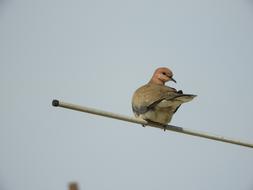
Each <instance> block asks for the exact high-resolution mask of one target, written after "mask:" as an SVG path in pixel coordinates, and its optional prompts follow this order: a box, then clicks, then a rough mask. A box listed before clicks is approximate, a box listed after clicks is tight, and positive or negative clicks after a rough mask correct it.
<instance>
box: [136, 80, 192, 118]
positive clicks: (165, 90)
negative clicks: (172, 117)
mask: <svg viewBox="0 0 253 190" xmlns="http://www.w3.org/2000/svg"><path fill="white" fill-rule="evenodd" d="M194 97H195V95H189V94H182V93H181V92H180V93H178V92H177V91H176V89H174V88H170V87H168V86H162V85H155V84H147V85H144V86H142V87H140V88H139V89H137V90H136V92H135V93H134V96H133V99H132V107H133V111H134V112H135V113H137V114H143V113H145V112H147V111H149V110H152V109H154V108H155V107H156V106H159V107H170V106H171V107H172V109H173V110H174V112H175V111H177V109H178V107H179V106H180V105H181V104H182V103H184V102H188V101H190V100H192V99H193V98H194Z"/></svg>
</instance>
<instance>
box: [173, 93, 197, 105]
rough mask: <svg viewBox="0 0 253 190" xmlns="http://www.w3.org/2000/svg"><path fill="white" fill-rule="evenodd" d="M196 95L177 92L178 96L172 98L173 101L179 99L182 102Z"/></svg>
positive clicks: (188, 100)
mask: <svg viewBox="0 0 253 190" xmlns="http://www.w3.org/2000/svg"><path fill="white" fill-rule="evenodd" d="M196 96H197V95H194V94H179V95H178V96H176V97H174V98H173V101H174V100H176V101H180V102H182V103H186V102H190V101H191V100H193V98H195V97H196Z"/></svg>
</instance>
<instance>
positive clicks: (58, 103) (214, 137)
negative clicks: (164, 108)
mask: <svg viewBox="0 0 253 190" xmlns="http://www.w3.org/2000/svg"><path fill="white" fill-rule="evenodd" d="M52 105H53V106H55V107H62V108H67V109H71V110H76V111H80V112H86V113H90V114H95V115H100V116H104V117H109V118H113V119H118V120H123V121H127V122H131V123H137V124H141V125H146V126H151V127H156V128H160V129H166V130H170V131H174V132H178V133H183V134H187V135H192V136H197V137H202V138H206V139H211V140H216V141H221V142H225V143H230V144H236V145H240V146H245V147H250V148H253V144H252V143H249V142H243V141H240V140H236V139H232V138H226V137H222V136H219V135H213V134H209V133H205V132H200V131H194V130H190V129H186V128H182V127H177V126H174V125H166V126H164V125H160V124H157V123H150V122H147V121H145V120H143V119H138V118H134V117H128V116H124V115H121V114H116V113H112V112H107V111H102V110H98V109H94V108H89V107H84V106H79V105H76V104H71V103H66V102H62V101H59V100H53V102H52Z"/></svg>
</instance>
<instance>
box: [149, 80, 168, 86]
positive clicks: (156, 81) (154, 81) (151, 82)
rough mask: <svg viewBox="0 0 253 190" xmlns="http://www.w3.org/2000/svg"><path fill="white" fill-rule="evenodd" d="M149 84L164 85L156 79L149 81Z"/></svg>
mask: <svg viewBox="0 0 253 190" xmlns="http://www.w3.org/2000/svg"><path fill="white" fill-rule="evenodd" d="M149 84H157V85H165V82H163V81H162V80H160V79H158V78H152V79H151V80H150V81H149Z"/></svg>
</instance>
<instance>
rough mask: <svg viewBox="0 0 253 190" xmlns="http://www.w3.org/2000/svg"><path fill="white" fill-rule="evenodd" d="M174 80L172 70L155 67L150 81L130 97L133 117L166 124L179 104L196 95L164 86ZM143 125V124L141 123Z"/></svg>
mask: <svg viewBox="0 0 253 190" xmlns="http://www.w3.org/2000/svg"><path fill="white" fill-rule="evenodd" d="M169 81H172V82H175V83H176V80H175V79H174V78H173V72H172V71H171V70H170V69H169V68H167V67H160V68H157V69H156V70H155V72H154V74H153V76H152V78H151V79H150V81H149V82H148V83H147V84H145V85H143V86H141V87H140V88H138V89H137V90H136V91H135V92H134V94H133V97H132V110H133V112H134V115H135V117H137V118H140V119H144V120H146V121H148V122H149V123H155V124H159V125H162V126H164V130H166V126H167V124H168V123H170V122H171V120H172V117H173V115H174V114H175V113H176V112H177V110H178V108H179V107H180V106H181V104H183V103H186V102H189V101H191V100H193V99H194V98H195V97H196V95H193V94H184V93H183V91H182V90H178V91H177V90H176V89H175V88H172V87H169V86H166V85H165V83H166V82H169ZM143 126H144V127H145V125H143Z"/></svg>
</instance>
